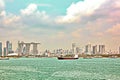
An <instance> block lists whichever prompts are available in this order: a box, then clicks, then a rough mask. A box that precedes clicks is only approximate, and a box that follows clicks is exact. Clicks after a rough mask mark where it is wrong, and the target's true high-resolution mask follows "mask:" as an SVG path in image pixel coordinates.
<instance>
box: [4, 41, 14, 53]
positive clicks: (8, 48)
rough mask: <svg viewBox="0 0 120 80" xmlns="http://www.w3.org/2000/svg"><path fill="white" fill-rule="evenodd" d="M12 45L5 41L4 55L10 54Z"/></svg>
mask: <svg viewBox="0 0 120 80" xmlns="http://www.w3.org/2000/svg"><path fill="white" fill-rule="evenodd" d="M12 52H13V51H12V43H10V41H6V53H7V54H6V55H8V54H9V53H12Z"/></svg>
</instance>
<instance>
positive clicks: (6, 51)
mask: <svg viewBox="0 0 120 80" xmlns="http://www.w3.org/2000/svg"><path fill="white" fill-rule="evenodd" d="M6 52H7V51H6V47H4V54H3V56H7V55H6Z"/></svg>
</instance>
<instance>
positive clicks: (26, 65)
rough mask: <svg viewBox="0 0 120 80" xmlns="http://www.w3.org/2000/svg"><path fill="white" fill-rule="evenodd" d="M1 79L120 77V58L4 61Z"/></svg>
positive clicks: (113, 79)
mask: <svg viewBox="0 0 120 80" xmlns="http://www.w3.org/2000/svg"><path fill="white" fill-rule="evenodd" d="M0 80H120V59H119V58H116V59H112V58H93V59H82V58H80V59H78V60H57V59H56V58H17V59H10V60H0Z"/></svg>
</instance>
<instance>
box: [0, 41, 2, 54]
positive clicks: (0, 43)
mask: <svg viewBox="0 0 120 80" xmlns="http://www.w3.org/2000/svg"><path fill="white" fill-rule="evenodd" d="M0 56H2V42H0Z"/></svg>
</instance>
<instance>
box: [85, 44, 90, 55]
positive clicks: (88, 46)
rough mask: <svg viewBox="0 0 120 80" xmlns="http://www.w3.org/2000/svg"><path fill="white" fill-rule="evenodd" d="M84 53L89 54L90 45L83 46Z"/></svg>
mask: <svg viewBox="0 0 120 80" xmlns="http://www.w3.org/2000/svg"><path fill="white" fill-rule="evenodd" d="M85 52H86V53H91V44H88V45H86V46H85Z"/></svg>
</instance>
